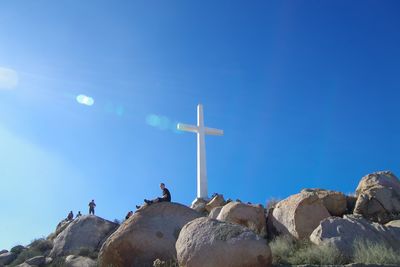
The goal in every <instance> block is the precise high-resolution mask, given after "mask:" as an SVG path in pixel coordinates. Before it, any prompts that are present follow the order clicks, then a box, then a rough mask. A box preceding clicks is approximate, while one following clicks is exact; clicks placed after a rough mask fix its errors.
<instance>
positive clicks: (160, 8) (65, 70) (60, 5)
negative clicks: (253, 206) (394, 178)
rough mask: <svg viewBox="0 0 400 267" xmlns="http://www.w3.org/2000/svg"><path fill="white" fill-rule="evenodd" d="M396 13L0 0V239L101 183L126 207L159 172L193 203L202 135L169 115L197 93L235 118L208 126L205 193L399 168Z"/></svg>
mask: <svg viewBox="0 0 400 267" xmlns="http://www.w3.org/2000/svg"><path fill="white" fill-rule="evenodd" d="M399 13H400V2H399V1H312V0H310V1H300V0H299V1H282V0H279V1H231V0H229V1H183V0H180V1H72V0H68V1H50V0H48V1H45V0H41V1H19V0H4V1H1V2H0V203H1V206H2V208H1V214H0V249H1V248H10V247H11V246H12V245H15V244H18V243H22V244H27V243H28V242H29V241H30V240H32V239H33V238H36V237H41V236H44V235H47V234H49V233H50V232H51V231H53V230H54V228H55V226H56V225H57V223H58V222H59V221H60V220H61V219H63V218H64V217H66V215H67V213H68V212H69V211H70V210H73V211H74V213H76V212H77V211H78V210H81V211H82V212H83V213H87V204H88V202H89V201H90V200H91V199H92V198H93V199H95V200H96V203H97V214H98V215H99V216H102V217H104V218H107V219H109V220H113V219H115V218H118V219H122V218H123V217H124V216H125V214H126V212H127V211H129V210H134V206H135V204H140V203H141V202H142V201H143V199H144V198H151V197H155V196H157V195H159V193H160V189H159V187H158V184H159V182H161V181H163V182H165V183H166V185H167V187H168V188H169V189H170V191H171V193H172V197H173V200H174V201H176V202H181V203H184V204H189V203H191V201H192V200H193V199H194V198H195V194H196V138H195V135H194V134H191V133H182V134H178V133H176V132H175V131H174V130H173V129H172V128H173V126H174V124H175V123H176V122H178V121H180V122H184V123H192V124H193V123H195V122H196V105H197V104H198V103H202V104H203V105H204V111H205V123H206V125H207V126H210V127H216V128H221V129H223V130H224V131H225V135H224V136H223V137H214V136H209V137H207V139H206V140H207V164H208V174H209V191H210V192H211V193H212V192H220V193H223V194H224V195H225V197H227V198H233V199H236V198H239V199H241V200H243V201H251V202H256V203H257V202H258V203H262V204H265V202H266V200H267V199H269V198H271V197H277V198H285V197H287V196H289V195H291V194H294V193H297V192H299V191H300V190H301V189H302V188H307V187H319V188H326V189H334V190H340V191H342V192H345V193H349V192H353V191H354V190H355V188H356V186H357V183H358V181H359V179H360V178H361V177H362V176H363V175H365V174H368V173H370V172H373V171H379V170H392V171H394V172H395V173H397V174H399V173H400V169H399V166H400V162H399V161H400V160H399V155H398V153H399V150H400V145H399V141H398V140H399V137H400V123H399V111H398V110H399V108H398V104H399V100H400V79H399V77H400V75H399V74H400V49H399V47H400V31H399V29H400V16H399ZM79 94H84V95H87V96H90V97H92V98H93V99H94V101H95V103H94V105H92V106H86V105H81V104H79V103H78V102H77V101H76V96H77V95H79ZM154 115H156V116H159V117H160V118H161V125H159V126H158V127H155V126H152V125H151V124H152V123H151V122H152V121H151V120H149V118H154ZM152 116H153V117H152ZM149 122H150V123H149Z"/></svg>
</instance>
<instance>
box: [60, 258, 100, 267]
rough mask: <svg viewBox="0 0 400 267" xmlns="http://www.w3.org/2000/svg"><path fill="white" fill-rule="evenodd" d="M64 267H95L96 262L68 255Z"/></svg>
mask: <svg viewBox="0 0 400 267" xmlns="http://www.w3.org/2000/svg"><path fill="white" fill-rule="evenodd" d="M63 266H65V267H96V266H97V262H96V261H95V260H93V259H91V258H88V257H82V256H76V255H69V256H67V257H66V258H65V263H64V265H63Z"/></svg>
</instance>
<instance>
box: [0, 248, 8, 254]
mask: <svg viewBox="0 0 400 267" xmlns="http://www.w3.org/2000/svg"><path fill="white" fill-rule="evenodd" d="M7 252H8V250H7V249H2V250H0V255H1V254H4V253H7Z"/></svg>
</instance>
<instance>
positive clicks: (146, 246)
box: [99, 202, 201, 267]
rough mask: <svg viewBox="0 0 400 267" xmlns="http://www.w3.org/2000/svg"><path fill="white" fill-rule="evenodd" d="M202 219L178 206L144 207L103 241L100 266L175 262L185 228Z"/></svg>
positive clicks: (169, 204) (163, 204)
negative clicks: (177, 248) (178, 241)
mask: <svg viewBox="0 0 400 267" xmlns="http://www.w3.org/2000/svg"><path fill="white" fill-rule="evenodd" d="M200 216H201V215H200V214H199V213H198V212H196V211H194V210H193V209H191V208H189V207H186V206H184V205H181V204H177V203H169V202H161V203H156V204H152V205H150V206H147V207H144V208H141V209H139V210H138V211H136V212H135V213H134V214H133V215H132V216H131V217H130V218H129V219H128V220H126V221H125V222H124V223H123V224H122V225H121V226H120V227H119V228H118V230H117V231H115V232H114V233H113V234H112V235H111V236H110V237H109V238H108V239H107V241H106V242H104V244H103V247H102V248H101V250H100V254H99V264H100V266H104V267H108V266H109V265H112V266H113V267H129V266H152V264H153V262H154V260H156V259H160V260H162V261H167V260H170V259H173V258H175V257H176V249H175V243H176V240H177V239H178V236H179V232H180V231H181V229H182V227H183V226H184V225H185V224H186V223H188V222H190V221H192V220H194V219H196V218H198V217H200Z"/></svg>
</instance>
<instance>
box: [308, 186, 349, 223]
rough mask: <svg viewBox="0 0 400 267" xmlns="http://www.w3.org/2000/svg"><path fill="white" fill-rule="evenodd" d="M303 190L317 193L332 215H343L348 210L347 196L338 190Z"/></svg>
mask: <svg viewBox="0 0 400 267" xmlns="http://www.w3.org/2000/svg"><path fill="white" fill-rule="evenodd" d="M301 192H311V193H313V192H314V193H316V194H317V196H318V198H319V199H321V200H322V204H323V205H324V206H325V208H326V209H327V210H328V212H329V214H330V215H332V216H343V214H345V213H346V211H347V200H346V196H345V195H344V194H343V193H341V192H338V191H332V190H325V189H319V188H317V189H303V190H302V191H301Z"/></svg>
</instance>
